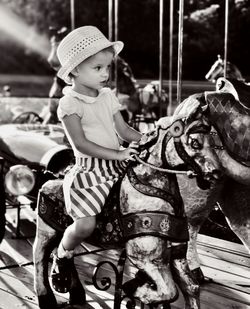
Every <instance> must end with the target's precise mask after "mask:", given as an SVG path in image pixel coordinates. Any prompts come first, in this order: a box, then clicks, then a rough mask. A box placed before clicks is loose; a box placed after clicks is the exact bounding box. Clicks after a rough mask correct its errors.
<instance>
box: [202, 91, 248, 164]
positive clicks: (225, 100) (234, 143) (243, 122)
mask: <svg viewBox="0 0 250 309" xmlns="http://www.w3.org/2000/svg"><path fill="white" fill-rule="evenodd" d="M237 90H238V88H237ZM247 97H248V96H244V97H243V96H242V95H239V98H244V99H246V102H241V101H239V100H237V99H236V98H235V94H231V93H228V92H205V98H206V103H207V104H208V106H209V118H210V120H211V122H212V124H213V126H214V127H215V128H216V130H217V131H218V134H219V135H220V138H221V140H222V143H223V145H224V147H225V148H226V150H227V151H228V153H229V154H230V155H231V156H232V158H233V159H235V160H236V161H238V162H240V163H242V164H244V165H246V166H250V108H248V106H249V105H250V104H249V100H248V99H247ZM249 98H250V97H249Z"/></svg>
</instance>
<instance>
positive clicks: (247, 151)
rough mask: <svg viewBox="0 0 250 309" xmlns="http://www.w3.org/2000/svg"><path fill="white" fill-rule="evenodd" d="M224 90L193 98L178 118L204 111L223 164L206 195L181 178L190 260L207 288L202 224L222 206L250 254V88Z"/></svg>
mask: <svg viewBox="0 0 250 309" xmlns="http://www.w3.org/2000/svg"><path fill="white" fill-rule="evenodd" d="M219 83H220V85H221V86H220V89H219V90H218V91H214V92H205V93H202V94H199V95H197V94H196V95H191V96H190V97H188V98H187V99H186V100H185V101H184V102H183V103H182V104H181V105H180V106H179V107H178V108H177V110H176V112H175V113H174V115H173V118H174V119H175V118H176V117H177V118H179V117H180V114H183V115H186V113H187V112H188V110H189V109H190V108H192V109H194V106H195V105H196V106H197V110H200V109H202V111H203V112H202V115H201V117H205V118H206V119H208V121H209V123H210V124H211V126H212V131H211V138H212V142H211V147H212V148H214V149H215V151H216V154H217V157H218V161H219V162H220V164H221V167H222V172H223V177H222V178H221V180H220V181H219V182H218V183H217V185H216V186H215V187H213V188H210V189H208V190H200V189H199V188H198V187H197V185H196V183H195V182H194V181H193V180H192V179H188V178H187V177H185V176H183V175H178V176H177V178H178V184H179V188H180V193H181V196H182V198H183V202H184V205H185V212H186V215H187V218H188V223H189V236H190V240H189V244H188V253H187V259H188V262H189V267H190V268H191V270H192V272H193V273H194V274H195V276H196V279H198V280H199V282H200V283H201V282H202V281H203V280H204V276H203V273H202V271H201V269H200V261H199V257H198V252H197V248H196V240H197V234H198V232H199V230H200V227H201V225H202V223H203V222H204V221H205V219H206V218H207V217H208V215H209V213H210V212H211V211H212V209H213V208H214V206H215V204H216V203H218V204H217V205H219V207H220V209H221V211H222V213H223V214H224V215H225V218H226V220H227V222H228V225H229V227H230V228H231V229H232V231H233V232H234V233H235V234H236V235H237V236H238V238H239V239H240V240H241V241H242V243H243V244H244V245H245V247H246V249H247V250H248V251H249V253H250V207H249V205H250V86H248V85H246V84H245V83H242V82H240V81H237V80H231V81H230V80H226V79H224V78H221V79H220V80H219Z"/></svg>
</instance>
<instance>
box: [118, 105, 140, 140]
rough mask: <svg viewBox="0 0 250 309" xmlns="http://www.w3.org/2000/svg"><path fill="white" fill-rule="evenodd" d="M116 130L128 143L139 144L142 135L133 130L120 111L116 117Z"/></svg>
mask: <svg viewBox="0 0 250 309" xmlns="http://www.w3.org/2000/svg"><path fill="white" fill-rule="evenodd" d="M114 123H115V129H116V132H117V133H118V135H119V136H120V137H121V138H122V139H123V140H124V141H126V142H128V143H131V142H133V141H135V142H138V141H139V140H140V139H141V137H142V134H141V133H140V132H138V131H136V130H135V129H133V128H131V127H130V126H129V125H128V124H127V123H126V122H125V121H124V119H123V117H122V115H121V113H120V112H119V111H118V112H117V113H115V115H114Z"/></svg>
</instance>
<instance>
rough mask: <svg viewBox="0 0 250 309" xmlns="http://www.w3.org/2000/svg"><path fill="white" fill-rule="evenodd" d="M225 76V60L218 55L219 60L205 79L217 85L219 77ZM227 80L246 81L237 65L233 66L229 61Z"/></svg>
mask: <svg viewBox="0 0 250 309" xmlns="http://www.w3.org/2000/svg"><path fill="white" fill-rule="evenodd" d="M223 76H224V60H223V59H222V58H221V56H220V55H218V59H217V60H216V61H215V63H214V64H213V65H212V66H211V68H210V70H209V71H208V72H207V74H206V76H205V78H206V80H208V81H210V82H213V83H215V82H216V81H217V79H218V78H219V77H223ZM226 78H230V79H236V80H240V81H244V78H243V76H242V74H241V72H240V70H239V69H238V68H237V67H236V65H234V64H232V63H231V62H229V61H227V67H226Z"/></svg>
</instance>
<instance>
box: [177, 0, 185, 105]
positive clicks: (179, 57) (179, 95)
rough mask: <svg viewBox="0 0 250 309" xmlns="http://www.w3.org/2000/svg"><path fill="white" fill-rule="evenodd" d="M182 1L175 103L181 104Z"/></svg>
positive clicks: (180, 1) (182, 2)
mask: <svg viewBox="0 0 250 309" xmlns="http://www.w3.org/2000/svg"><path fill="white" fill-rule="evenodd" d="M183 13H184V0H179V31H178V76H177V103H178V104H180V103H181V88H182V52H183Z"/></svg>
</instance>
